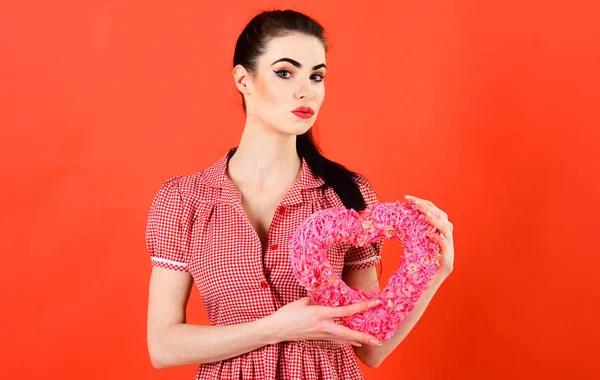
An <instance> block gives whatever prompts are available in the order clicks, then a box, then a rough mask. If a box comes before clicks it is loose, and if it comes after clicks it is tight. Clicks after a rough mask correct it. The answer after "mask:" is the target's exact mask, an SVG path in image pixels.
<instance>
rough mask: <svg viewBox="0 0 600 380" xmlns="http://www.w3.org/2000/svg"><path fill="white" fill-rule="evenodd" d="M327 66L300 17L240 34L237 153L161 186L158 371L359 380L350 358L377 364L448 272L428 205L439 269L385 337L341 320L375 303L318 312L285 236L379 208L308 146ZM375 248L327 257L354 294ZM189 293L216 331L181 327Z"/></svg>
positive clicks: (153, 305)
mask: <svg viewBox="0 0 600 380" xmlns="http://www.w3.org/2000/svg"><path fill="white" fill-rule="evenodd" d="M325 58H326V42H325V40H324V37H323V28H322V27H321V26H320V25H319V24H317V23H316V22H315V21H314V20H312V19H310V18H309V17H307V16H305V15H303V14H300V13H297V12H294V11H289V10H288V11H272V12H264V13H261V14H259V15H258V16H256V17H255V18H253V19H252V20H251V21H250V23H249V24H248V25H247V26H246V28H245V29H244V31H243V32H242V34H241V35H240V37H239V39H238V41H237V44H236V48H235V55H234V62H233V66H234V67H233V77H234V79H235V84H236V86H237V88H238V90H239V91H240V93H241V95H242V99H243V109H244V111H245V112H246V123H245V128H244V131H243V133H242V136H241V140H240V143H239V145H238V146H237V147H234V148H232V149H231V150H229V151H228V152H226V154H224V155H223V156H222V157H221V158H220V159H218V160H217V161H216V162H215V163H214V164H213V165H211V166H210V167H208V168H205V169H204V170H202V171H200V172H197V173H194V174H191V175H187V176H176V177H173V178H171V179H169V180H167V181H166V182H165V183H164V184H163V185H162V186H161V188H160V190H159V191H158V193H157V195H156V197H155V199H154V201H153V203H152V207H151V210H150V213H149V217H148V225H147V235H146V238H147V244H148V249H149V252H150V255H151V259H152V260H151V261H152V264H153V269H152V275H151V281H150V296H149V305H148V347H149V353H150V357H151V360H152V363H153V365H154V366H155V367H156V368H164V367H169V366H179V365H185V364H200V367H199V370H198V374H197V377H196V378H197V379H217V378H219V379H233V378H235V379H280V378H281V379H316V378H321V379H361V378H362V375H361V372H360V369H359V367H358V365H357V361H356V359H355V357H358V358H359V359H360V360H361V361H362V362H364V363H365V364H366V365H368V366H371V367H377V366H378V365H379V364H380V363H381V362H382V361H383V359H384V358H385V357H386V356H387V355H389V354H390V352H391V351H392V350H393V349H394V348H395V347H396V346H397V345H398V344H399V343H400V341H402V339H403V338H404V337H405V336H406V335H407V334H408V333H409V331H410V330H411V329H412V327H413V326H414V325H415V323H416V322H417V320H418V319H419V317H420V316H421V314H422V313H423V311H424V309H425V308H426V306H427V304H428V303H429V300H430V299H431V297H432V296H433V294H434V293H435V291H436V289H437V288H438V287H439V285H440V284H441V283H442V282H443V280H444V279H445V278H446V277H447V276H448V274H449V273H450V272H451V269H452V262H453V246H452V236H451V232H452V225H451V224H450V223H449V222H448V219H447V216H446V214H445V213H443V212H442V211H441V210H439V209H438V208H437V207H435V206H434V205H433V204H432V203H430V202H428V201H423V200H420V201H419V205H418V207H419V208H420V210H421V211H423V212H424V213H429V217H430V221H431V223H432V224H434V225H435V226H436V227H437V228H438V229H439V230H440V231H442V232H444V233H445V234H446V237H445V238H444V239H441V241H440V243H441V245H442V254H443V260H442V265H441V267H440V269H439V270H438V272H437V273H436V277H434V280H432V282H431V285H430V288H429V289H428V290H427V291H426V292H424V293H423V295H422V297H421V299H420V301H419V303H418V304H417V305H416V307H415V309H414V310H413V311H412V312H411V313H410V314H409V316H408V317H407V319H405V321H404V322H403V323H402V324H401V327H400V328H399V329H398V330H397V331H396V334H395V336H394V337H393V338H392V339H391V340H389V341H387V342H385V343H383V344H382V343H381V342H378V341H377V340H376V339H375V338H374V337H373V336H370V335H368V334H365V333H362V332H358V331H353V330H351V329H349V328H347V327H345V326H342V325H340V324H338V323H336V321H337V319H338V318H339V317H342V316H348V315H352V314H354V313H357V312H361V311H363V310H366V309H367V308H369V307H372V306H374V305H373V304H369V302H368V301H366V302H362V303H359V304H354V305H350V306H344V307H337V308H329V307H323V306H320V305H314V304H311V303H310V302H309V301H308V299H307V298H306V291H305V290H304V289H303V288H301V287H300V285H299V284H298V283H297V281H296V279H295V278H294V276H293V273H292V270H291V265H290V261H289V252H288V238H289V236H290V235H291V234H292V233H293V231H294V230H295V229H296V228H297V227H298V225H299V224H300V223H301V222H302V221H303V220H304V219H305V218H307V217H308V216H309V215H311V214H312V213H313V212H315V211H318V210H321V209H324V208H327V207H341V206H344V207H347V208H354V209H356V210H362V209H364V208H365V206H366V205H367V204H370V203H374V202H377V196H376V194H375V192H374V191H373V189H372V188H371V187H370V185H369V183H368V182H367V181H366V180H365V179H364V178H363V177H362V176H360V175H358V174H355V173H353V172H351V171H348V170H347V169H345V168H344V167H343V166H341V165H339V164H336V163H334V162H332V161H329V160H327V159H326V158H324V157H323V156H322V155H321V154H320V153H319V151H318V149H317V147H316V146H315V144H314V142H313V140H312V135H311V130H310V128H311V126H312V125H313V123H314V121H315V119H316V117H317V114H318V112H319V108H320V107H321V104H322V102H323V99H324V96H325V84H324V81H323V79H324V77H325V72H326V70H327V67H326V61H325ZM412 200H413V201H417V199H412ZM381 243H382V242H381V241H379V242H378V243H376V244H374V245H372V246H367V247H362V248H358V247H350V246H348V245H338V246H335V247H333V248H332V249H331V250H330V251H329V252H328V255H329V261H330V262H331V264H332V265H333V267H334V268H335V270H336V271H337V272H338V274H340V275H341V276H343V277H342V278H343V279H344V281H345V282H346V283H347V284H348V285H349V286H351V287H354V286H357V287H359V288H362V289H368V288H370V287H371V286H372V285H373V284H376V283H377V281H378V279H377V273H376V271H375V269H374V268H375V267H374V264H376V263H377V262H378V261H379V259H380V258H379V251H380V248H381ZM192 285H195V286H196V287H197V288H198V290H199V291H200V294H201V296H202V300H203V303H204V306H205V307H206V310H207V314H208V317H209V319H210V321H211V324H212V325H211V326H198V325H190V324H186V323H185V321H186V304H187V300H188V296H189V294H190V291H191V288H192ZM355 353H356V356H355V355H354V354H355Z"/></svg>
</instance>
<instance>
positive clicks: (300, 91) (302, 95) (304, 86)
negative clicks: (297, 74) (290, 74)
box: [295, 79, 315, 99]
mask: <svg viewBox="0 0 600 380" xmlns="http://www.w3.org/2000/svg"><path fill="white" fill-rule="evenodd" d="M295 95H296V98H297V99H312V98H313V97H314V96H315V91H314V89H313V86H312V83H310V79H308V80H299V81H298V87H297V88H296V94H295Z"/></svg>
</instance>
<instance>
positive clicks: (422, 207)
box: [406, 195, 454, 274]
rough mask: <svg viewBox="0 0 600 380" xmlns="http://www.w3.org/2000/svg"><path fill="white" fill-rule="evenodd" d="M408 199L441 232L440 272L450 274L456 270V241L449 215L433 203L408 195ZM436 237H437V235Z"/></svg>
mask: <svg viewBox="0 0 600 380" xmlns="http://www.w3.org/2000/svg"><path fill="white" fill-rule="evenodd" d="M406 199H407V200H408V201H410V202H412V203H414V204H415V205H416V206H417V209H418V210H419V211H421V212H422V213H423V214H425V216H426V217H427V220H428V221H429V223H431V224H432V225H433V226H434V227H435V228H437V230H438V231H439V232H440V234H439V238H438V239H437V240H438V242H439V244H440V247H441V251H440V253H441V254H442V259H441V261H440V267H439V268H438V270H442V271H443V272H444V273H445V274H450V272H452V270H453V269H454V239H453V237H452V231H453V228H454V226H453V225H452V223H450V221H449V220H448V214H446V213H445V212H444V211H442V210H440V209H439V208H438V207H437V206H436V205H434V204H433V203H432V202H431V201H428V200H425V199H420V198H417V197H414V196H411V195H407V196H406ZM434 236H437V234H435V235H434Z"/></svg>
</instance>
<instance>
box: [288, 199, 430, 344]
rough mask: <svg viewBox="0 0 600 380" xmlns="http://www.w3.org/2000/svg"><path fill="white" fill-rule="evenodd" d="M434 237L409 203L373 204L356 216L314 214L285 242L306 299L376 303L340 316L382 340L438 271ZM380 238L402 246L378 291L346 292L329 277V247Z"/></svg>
mask: <svg viewBox="0 0 600 380" xmlns="http://www.w3.org/2000/svg"><path fill="white" fill-rule="evenodd" d="M434 233H439V232H437V229H436V228H435V227H434V226H433V225H432V224H431V223H429V222H428V221H427V219H426V218H425V215H424V214H423V213H422V212H421V211H419V210H418V209H417V208H416V206H415V205H414V204H412V203H410V202H400V201H396V202H391V203H375V204H371V205H369V206H367V208H366V209H365V210H363V211H360V212H357V211H355V210H352V209H345V208H328V209H324V210H320V211H317V212H315V213H314V214H312V215H311V216H309V217H308V218H307V219H306V220H304V221H303V222H302V224H301V225H300V226H299V227H298V229H297V230H296V231H295V232H294V234H293V235H292V236H291V238H290V254H291V261H292V269H293V272H294V275H295V276H296V278H297V279H298V281H299V282H300V284H301V285H302V286H304V287H305V288H306V290H307V292H308V296H309V297H310V299H312V300H313V301H315V302H318V303H320V304H321V305H323V306H345V305H350V304H354V303H356V302H361V301H364V300H367V299H370V300H376V299H379V300H380V301H381V303H380V304H379V305H377V306H375V307H372V308H370V309H368V310H365V311H364V312H361V313H357V314H354V315H352V316H349V317H343V318H342V323H343V324H345V325H346V326H348V327H350V328H352V329H354V330H357V331H362V332H366V333H368V334H371V335H373V336H375V337H376V338H377V339H379V340H381V341H386V340H388V339H389V338H391V337H392V335H393V334H394V332H395V331H396V329H397V328H398V326H399V325H400V323H401V322H402V321H403V320H404V319H405V318H406V315H407V314H408V313H409V312H410V311H411V310H413V308H414V305H415V303H416V302H417V301H418V299H419V298H420V297H421V294H422V292H423V290H425V289H427V288H428V283H429V281H430V280H431V278H432V277H433V275H434V273H435V271H436V270H437V268H438V267H439V264H440V259H441V254H440V246H439V243H437V241H435V240H434V239H433V234H434ZM381 238H384V239H387V240H390V239H396V240H399V241H400V242H401V243H402V246H403V247H404V258H403V260H402V262H401V263H400V265H399V267H398V268H397V270H396V272H395V273H394V275H392V277H390V279H389V281H388V283H387V286H386V287H385V288H384V289H383V290H381V291H380V289H379V287H378V286H376V285H375V286H373V287H372V288H371V293H367V292H364V291H362V290H360V289H358V288H354V289H351V288H350V287H349V286H348V285H347V284H346V283H345V282H344V281H343V280H342V279H341V278H340V276H339V275H338V274H337V273H335V271H334V269H333V268H332V266H331V264H330V263H329V261H328V259H327V251H328V250H329V248H330V247H332V246H333V245H335V244H340V243H350V244H352V245H354V246H357V247H362V246H365V245H367V244H371V243H372V242H375V241H376V240H378V239H381Z"/></svg>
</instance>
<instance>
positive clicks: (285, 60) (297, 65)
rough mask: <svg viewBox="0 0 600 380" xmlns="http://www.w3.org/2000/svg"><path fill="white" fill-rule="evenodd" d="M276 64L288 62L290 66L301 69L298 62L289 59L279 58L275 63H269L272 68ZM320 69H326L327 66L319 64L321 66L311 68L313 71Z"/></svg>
mask: <svg viewBox="0 0 600 380" xmlns="http://www.w3.org/2000/svg"><path fill="white" fill-rule="evenodd" d="M277 62H289V63H291V64H292V65H294V66H296V67H297V68H301V67H302V65H301V64H300V62H298V61H294V60H293V59H291V58H281V59H278V60H277V61H275V62H273V63H271V66H273V65H274V64H276V63H277ZM321 67H324V68H327V66H325V64H324V63H321V64H319V65H316V66H313V68H312V69H313V70H318V69H320V68H321Z"/></svg>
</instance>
